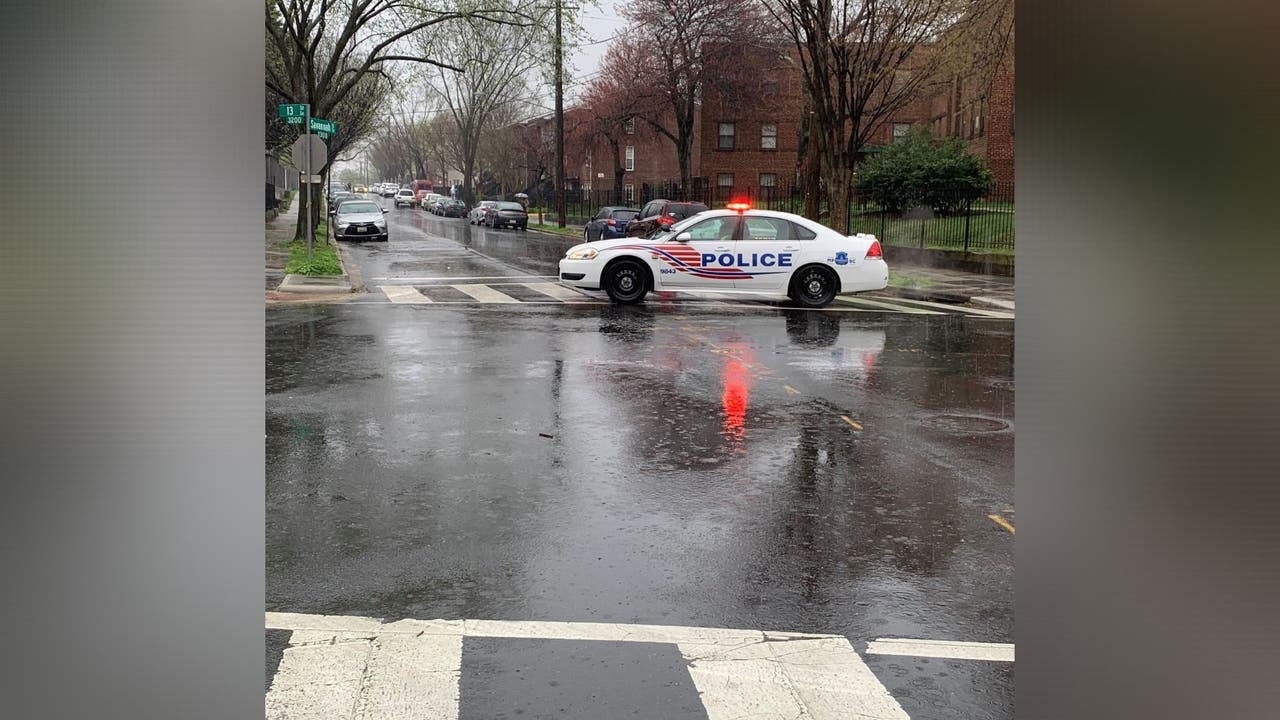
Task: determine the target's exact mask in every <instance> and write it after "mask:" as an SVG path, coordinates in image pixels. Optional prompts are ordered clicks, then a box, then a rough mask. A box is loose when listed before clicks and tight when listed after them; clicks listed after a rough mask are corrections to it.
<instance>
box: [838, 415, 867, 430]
mask: <svg viewBox="0 0 1280 720" xmlns="http://www.w3.org/2000/svg"><path fill="white" fill-rule="evenodd" d="M840 419H841V420H843V421H845V422H847V423H849V424H850V425H852V426H853V429H854V430H861V429H862V426H861V425H859V424H858V423H856V422H854V421H853V420H852V419H850V417H849V416H848V415H841V416H840Z"/></svg>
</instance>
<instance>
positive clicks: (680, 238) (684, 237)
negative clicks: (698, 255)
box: [676, 232, 693, 242]
mask: <svg viewBox="0 0 1280 720" xmlns="http://www.w3.org/2000/svg"><path fill="white" fill-rule="evenodd" d="M692 239H693V233H687V232H682V233H680V234H679V235H677V236H676V242H689V241H690V240H692Z"/></svg>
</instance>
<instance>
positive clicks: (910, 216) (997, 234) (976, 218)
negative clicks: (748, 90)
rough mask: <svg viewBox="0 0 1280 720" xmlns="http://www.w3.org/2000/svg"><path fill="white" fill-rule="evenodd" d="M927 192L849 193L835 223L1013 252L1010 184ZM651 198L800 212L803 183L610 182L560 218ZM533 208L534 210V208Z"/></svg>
mask: <svg viewBox="0 0 1280 720" xmlns="http://www.w3.org/2000/svg"><path fill="white" fill-rule="evenodd" d="M933 195H934V206H932V207H925V206H920V207H914V208H909V209H906V210H902V211H897V210H888V209H885V208H881V207H880V206H878V205H876V204H875V203H873V202H870V201H868V200H865V199H860V198H858V199H855V200H854V202H852V203H851V204H850V205H849V212H848V219H847V221H846V222H845V227H842V228H837V229H838V230H841V231H842V232H844V233H845V234H853V233H871V234H872V235H875V236H876V237H877V238H879V239H880V241H881V242H882V243H884V244H886V245H896V246H899V247H914V248H932V249H943V250H963V251H966V252H983V253H986V252H995V253H1009V254H1012V253H1013V251H1014V238H1013V197H1014V193H1013V186H1012V185H1001V184H997V185H996V187H994V188H993V189H992V191H991V192H989V193H987V194H986V195H985V196H983V197H980V198H968V197H965V196H964V195H963V194H962V193H961V192H959V191H955V192H948V191H946V190H945V189H943V190H942V191H941V192H935V193H933ZM655 198H666V199H669V200H682V201H695V202H701V203H703V204H705V205H706V206H707V207H711V208H720V207H724V206H725V205H726V204H728V203H729V202H730V201H731V200H734V199H739V198H745V199H747V200H749V201H750V202H751V204H752V206H753V207H757V208H767V209H770V210H780V211H782V212H789V213H795V214H797V215H803V214H804V212H805V194H804V189H803V187H802V186H800V185H798V184H787V185H775V186H765V187H745V188H743V187H733V188H729V187H716V186H713V185H709V184H708V183H707V182H706V181H705V179H702V178H695V179H694V183H693V187H691V188H689V189H688V190H687V191H686V190H685V189H683V188H681V187H680V184H679V183H678V182H666V183H658V184H653V185H649V184H645V185H641V186H638V187H635V188H633V189H631V190H630V192H629V193H628V192H627V191H625V190H624V192H623V193H622V194H621V195H619V194H617V193H614V192H613V189H612V188H609V189H605V190H584V189H570V190H569V191H568V192H567V193H566V194H565V216H566V218H565V219H566V221H567V222H568V223H569V224H571V225H582V224H584V223H586V222H587V221H588V220H590V219H591V218H592V217H593V216H594V215H595V214H596V212H598V211H599V210H600V208H601V207H604V206H606V205H616V206H623V207H634V208H640V207H642V206H643V205H644V204H645V203H647V202H649V201H650V200H653V199H655ZM548 199H549V198H548ZM536 204H537V200H536V198H535V205H536ZM542 209H543V211H544V213H545V214H544V220H546V221H548V222H551V218H552V217H554V214H553V213H554V209H553V208H552V207H550V206H549V203H548V205H546V206H542ZM533 212H534V213H536V212H537V209H534V210H533ZM819 213H820V220H821V221H822V222H823V223H824V224H826V225H828V226H830V224H831V215H830V213H829V212H828V208H827V206H826V203H825V202H823V203H820V205H819Z"/></svg>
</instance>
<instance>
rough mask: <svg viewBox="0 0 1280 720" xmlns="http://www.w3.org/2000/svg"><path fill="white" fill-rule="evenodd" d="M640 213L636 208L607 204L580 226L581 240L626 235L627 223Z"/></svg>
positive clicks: (611, 238)
mask: <svg viewBox="0 0 1280 720" xmlns="http://www.w3.org/2000/svg"><path fill="white" fill-rule="evenodd" d="M639 215H640V210H639V209H637V208H628V207H614V206H612V205H608V206H605V207H602V208H600V211H599V212H597V213H596V215H595V217H593V218H591V220H590V221H589V222H588V223H587V225H586V227H584V228H582V241H583V242H591V241H592V240H615V239H617V238H624V237H626V236H627V224H628V223H630V222H631V221H632V220H635V219H636V217H637V216H639Z"/></svg>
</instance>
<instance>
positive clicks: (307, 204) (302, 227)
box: [293, 183, 322, 242]
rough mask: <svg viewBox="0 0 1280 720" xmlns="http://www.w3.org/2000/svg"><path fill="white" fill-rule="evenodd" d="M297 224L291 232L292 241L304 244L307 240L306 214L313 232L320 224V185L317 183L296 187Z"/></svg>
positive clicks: (302, 184)
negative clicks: (309, 216)
mask: <svg viewBox="0 0 1280 720" xmlns="http://www.w3.org/2000/svg"><path fill="white" fill-rule="evenodd" d="M297 201H298V203H300V204H299V205H298V224H297V225H296V226H295V228H294V231H293V239H294V240H295V241H298V242H305V241H306V239H307V214H308V213H310V214H311V228H312V231H313V232H314V230H315V228H316V226H317V225H319V224H320V218H321V213H320V205H321V204H322V202H321V197H320V184H319V183H301V184H299V186H298V200H297Z"/></svg>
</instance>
